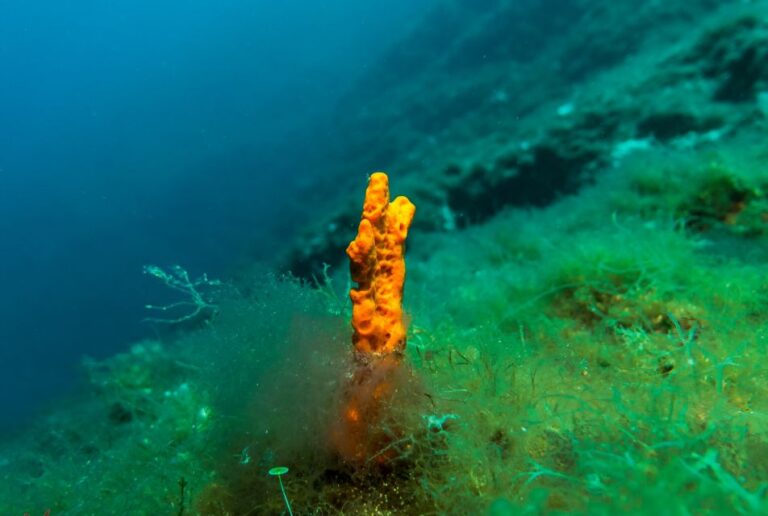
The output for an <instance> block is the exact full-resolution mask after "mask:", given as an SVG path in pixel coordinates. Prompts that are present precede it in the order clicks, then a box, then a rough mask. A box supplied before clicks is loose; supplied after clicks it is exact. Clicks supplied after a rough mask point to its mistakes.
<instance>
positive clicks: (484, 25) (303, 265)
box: [281, 0, 768, 278]
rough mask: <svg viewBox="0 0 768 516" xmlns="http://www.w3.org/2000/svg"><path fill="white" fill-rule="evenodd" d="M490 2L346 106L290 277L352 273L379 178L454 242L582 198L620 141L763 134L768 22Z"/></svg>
mask: <svg viewBox="0 0 768 516" xmlns="http://www.w3.org/2000/svg"><path fill="white" fill-rule="evenodd" d="M482 4H483V5H482V8H480V7H479V6H478V5H476V3H475V2H468V1H463V2H453V3H449V4H445V5H442V6H441V7H439V8H438V9H437V10H435V11H434V12H432V14H430V15H429V16H428V17H427V18H426V19H425V20H424V21H423V23H421V24H420V25H418V26H417V27H416V28H415V29H414V31H413V32H412V33H411V35H410V36H408V37H407V38H405V39H404V40H403V41H402V42H401V43H400V44H397V45H395V46H394V47H393V48H392V49H391V50H390V52H389V53H388V54H387V55H385V56H384V58H383V59H382V60H381V61H379V62H378V63H376V64H374V65H373V66H372V67H371V71H370V73H369V74H368V75H367V76H366V77H364V78H363V79H362V80H361V81H360V83H359V84H358V86H357V87H356V88H355V89H354V90H353V91H351V92H349V93H348V95H347V96H346V97H345V99H344V100H343V101H342V102H341V104H340V106H339V110H338V114H337V118H336V127H335V128H333V130H332V131H329V133H330V134H331V135H332V136H331V137H329V138H330V139H329V142H328V144H327V145H326V147H327V148H328V149H329V151H328V154H327V156H326V159H327V160H328V161H327V163H323V164H321V166H320V167H319V169H320V170H324V171H325V172H323V173H320V174H318V175H317V178H316V180H315V181H314V182H313V183H311V184H308V185H307V186H306V192H305V193H306V196H305V197H306V199H308V202H307V205H308V206H321V205H324V206H328V207H329V208H328V209H327V211H326V212H325V213H323V212H322V211H320V212H318V211H317V210H315V211H314V212H313V213H312V214H311V216H308V217H307V219H308V220H314V221H315V223H314V225H312V226H310V227H308V228H306V233H304V234H303V235H301V236H300V237H299V238H297V239H296V240H295V242H294V244H293V246H292V248H291V250H290V251H289V252H288V253H287V254H286V255H284V256H283V257H282V258H281V264H282V266H283V267H284V268H285V269H287V270H291V271H292V272H293V273H294V274H296V275H297V276H300V277H305V278H309V277H311V276H312V275H313V274H317V273H318V272H319V269H320V267H321V265H322V264H323V263H329V264H340V263H342V261H343V260H344V253H343V249H344V247H345V246H346V242H347V241H348V240H349V238H351V235H353V234H354V231H355V228H356V225H357V222H358V218H359V217H358V216H357V215H356V212H357V211H358V210H359V206H358V205H357V203H355V202H354V195H355V187H354V185H356V184H359V183H360V181H361V180H362V178H364V177H365V175H366V174H369V173H371V172H373V171H375V170H386V171H387V172H389V173H390V178H391V181H392V182H393V184H395V185H396V186H395V187H396V188H397V190H398V191H400V192H404V193H406V194H407V195H408V196H409V197H410V198H411V199H412V200H413V201H414V203H416V204H417V205H418V206H419V218H418V220H417V221H416V222H415V228H416V229H417V230H421V231H446V230H453V229H456V228H461V227H465V226H468V225H473V224H479V223H482V222H484V221H486V220H488V219H490V218H492V217H493V216H494V215H496V214H497V213H498V212H499V211H501V210H503V209H505V208H507V207H541V206H546V205H548V204H550V203H552V202H554V201H555V200H557V199H558V198H560V197H562V196H564V195H569V194H572V193H575V192H577V191H578V190H579V189H580V188H581V187H582V186H583V185H585V184H588V183H589V182H590V180H591V178H593V177H594V175H595V174H596V173H598V172H599V171H600V170H603V169H605V168H607V167H610V166H611V165H612V163H613V160H614V159H615V154H614V153H615V150H616V148H617V146H619V145H620V144H621V143H622V142H627V141H633V140H646V141H649V142H651V143H652V144H654V145H656V144H659V145H676V144H678V143H679V142H680V141H683V140H686V139H687V141H696V140H697V138H704V137H715V138H720V137H723V136H726V135H729V134H733V133H734V132H738V131H739V130H741V129H743V128H744V127H748V126H749V125H751V124H754V123H756V118H755V112H756V111H757V105H756V99H757V94H758V93H759V92H760V91H762V90H763V89H765V88H767V87H768V71H766V70H768V68H766V67H761V66H759V63H762V62H765V61H766V59H765V58H766V54H768V36H766V34H768V26H767V25H768V24H766V22H764V21H763V20H764V18H761V17H760V16H758V15H756V14H755V13H753V12H751V11H749V7H745V6H740V7H739V8H738V9H737V8H736V4H739V2H726V3H723V2H713V1H709V0H700V1H694V2H683V1H682V0H681V1H678V2H664V3H663V5H650V4H649V3H647V2H639V1H638V2H621V3H617V2H608V1H606V2H602V3H601V2H593V1H590V2H587V1H582V0H572V1H565V2H562V1H561V2H550V1H547V0H540V1H536V0H531V1H529V2H523V3H520V2H515V3H514V5H507V4H508V3H507V2H500V1H492V0H486V1H484V2H482ZM755 9H757V8H755ZM629 35H631V37H629ZM707 135H708V136H707ZM415 245H418V243H415Z"/></svg>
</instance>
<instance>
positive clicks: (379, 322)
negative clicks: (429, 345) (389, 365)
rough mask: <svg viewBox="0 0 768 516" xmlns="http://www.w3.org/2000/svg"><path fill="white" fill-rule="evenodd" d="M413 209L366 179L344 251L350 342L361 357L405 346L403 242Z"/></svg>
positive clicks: (384, 180) (378, 179)
mask: <svg viewBox="0 0 768 516" xmlns="http://www.w3.org/2000/svg"><path fill="white" fill-rule="evenodd" d="M415 212H416V207H415V206H414V205H413V203H411V201H409V200H408V198H406V197H402V196H401V197H398V198H396V199H395V200H394V201H392V202H389V178H388V177H387V174H385V173H384V172H376V173H374V174H372V175H371V177H370V179H369V181H368V188H367V190H366V191H365V202H364V204H363V216H362V220H361V221H360V226H359V228H358V231H357V237H356V238H355V239H354V240H353V241H352V242H351V243H350V244H349V247H347V256H349V260H350V272H351V276H352V281H355V282H357V288H356V289H355V288H353V289H351V290H350V291H349V297H350V298H351V299H352V327H353V329H354V334H353V336H352V342H353V344H354V346H355V349H356V350H357V351H358V352H359V353H361V354H364V355H368V356H376V357H381V356H385V355H389V354H391V353H400V352H402V351H403V349H404V348H405V324H404V323H403V308H402V299H403V284H404V283H405V258H404V244H405V239H406V237H407V236H408V228H409V227H410V225H411V221H412V220H413V215H414V213H415Z"/></svg>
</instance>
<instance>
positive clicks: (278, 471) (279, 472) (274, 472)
mask: <svg viewBox="0 0 768 516" xmlns="http://www.w3.org/2000/svg"><path fill="white" fill-rule="evenodd" d="M286 473H288V468H286V467H285V466H276V467H274V468H272V469H270V470H269V474H270V475H271V476H273V477H277V480H278V482H280V491H281V492H282V493H283V500H285V506H286V507H287V508H288V514H290V516H293V511H292V510H291V502H289V501H288V495H287V494H285V487H284V486H283V479H282V476H283V475H285V474H286Z"/></svg>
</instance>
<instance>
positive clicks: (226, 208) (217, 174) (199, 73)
mask: <svg viewBox="0 0 768 516" xmlns="http://www.w3.org/2000/svg"><path fill="white" fill-rule="evenodd" d="M431 3H432V0H390V1H389V2H386V3H383V2H381V3H377V2H349V1H344V0H335V1H327V2H319V1H315V0H284V1H280V2H265V1H253V0H250V1H246V0H222V1H217V2H208V1H202V0H192V1H185V2H155V1H148V0H137V1H132V2H126V1H117V2H95V1H87V0H80V1H77V2H74V1H67V0H56V1H51V0H49V1H39V2H4V3H3V4H2V5H0V284H2V294H3V295H2V297H0V407H2V411H1V412H0V414H1V415H0V430H7V429H11V428H14V427H18V426H19V425H20V424H21V423H22V422H23V421H24V420H25V419H26V418H28V417H29V416H30V415H31V414H32V413H34V412H35V411H36V410H39V409H40V408H41V407H43V406H45V405H46V404H51V403H55V402H56V400H58V399H60V396H61V395H62V394H63V393H67V392H69V391H70V390H72V389H73V388H74V386H75V384H76V378H77V377H78V374H79V373H78V369H77V364H78V363H79V361H80V360H81V357H82V356H83V355H84V354H87V355H91V356H95V357H104V356H108V355H111V354H113V353H115V352H117V351H119V350H121V349H125V348H126V347H127V346H128V345H129V344H130V343H131V342H133V341H136V340H138V339H141V338H143V337H146V336H152V331H151V329H150V328H148V327H147V325H146V324H142V322H141V319H142V318H143V317H144V316H145V315H146V314H145V313H144V308H143V306H144V305H145V304H146V303H147V302H154V301H156V300H157V299H158V297H159V296H162V295H163V294H164V292H163V287H162V286H161V285H159V284H156V283H155V282H153V281H152V279H151V278H149V277H146V276H143V275H142V273H141V270H142V265H144V264H147V263H157V264H161V265H168V264H173V263H180V264H182V265H184V266H185V267H186V268H187V269H189V270H190V271H191V272H193V273H195V274H199V273H202V272H208V273H209V274H211V275H212V276H222V275H226V274H227V272H228V271H230V270H231V269H232V268H233V267H236V266H237V265H238V264H240V263H242V262H243V261H244V260H250V259H254V258H255V259H268V258H269V257H270V256H271V254H272V253H274V252H275V249H277V248H279V246H280V244H281V243H282V242H283V241H284V240H286V239H288V238H289V237H290V234H288V233H289V232H290V231H291V229H290V228H295V227H298V226H299V225H300V224H301V223H302V221H297V220H292V219H291V210H290V205H291V194H292V193H293V192H294V190H295V188H296V184H297V183H299V182H300V181H301V179H302V175H305V174H307V173H311V172H307V171H311V170H312V167H311V163H308V162H307V161H308V160H311V157H312V155H313V154H314V153H316V152H317V151H318V149H316V148H315V147H314V146H313V143H314V141H315V139H314V138H313V134H314V131H315V130H316V128H318V127H323V126H324V125H323V124H324V123H325V122H326V121H327V120H328V119H329V117H330V116H331V115H332V113H333V109H334V101H335V100H336V99H338V98H339V97H340V96H341V95H343V94H344V91H345V88H347V87H349V85H351V84H352V83H353V82H354V80H355V78H356V77H358V76H359V75H360V74H362V73H363V72H364V71H365V69H366V67H367V66H369V65H371V64H373V62H374V61H375V59H376V57H377V56H378V55H380V54H381V53H382V52H383V51H384V50H385V49H386V48H387V45H388V44H390V43H391V42H392V41H394V40H397V39H400V38H402V36H403V32H404V31H406V30H407V29H408V27H410V25H411V22H412V20H414V19H415V17H416V16H418V14H419V13H421V12H423V11H424V10H425V9H426V8H428V6H429V5H430V4H431Z"/></svg>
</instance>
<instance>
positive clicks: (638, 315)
mask: <svg viewBox="0 0 768 516" xmlns="http://www.w3.org/2000/svg"><path fill="white" fill-rule="evenodd" d="M755 149H757V150H755ZM766 151H768V148H766V147H765V144H764V143H763V144H762V147H760V146H758V145H755V143H754V142H753V141H750V140H748V141H741V142H733V143H732V144H730V145H727V146H726V145H724V144H722V143H720V144H718V148H717V151H714V150H711V151H707V152H706V154H707V158H706V159H705V160H702V159H698V158H697V157H696V155H697V154H698V153H685V155H680V154H678V156H677V157H676V158H673V157H671V156H670V155H669V153H668V152H667V151H666V150H664V149H647V150H645V151H643V152H638V153H635V154H633V155H632V156H631V158H629V159H627V160H626V161H625V163H624V165H622V167H623V168H622V169H621V172H622V173H621V174H614V173H613V171H612V172H611V173H610V174H606V175H605V176H603V177H600V178H598V179H597V181H596V182H595V184H594V185H592V186H591V187H589V188H586V189H584V190H582V192H581V193H580V194H579V195H578V196H574V197H570V198H566V199H563V200H562V201H561V202H559V203H556V204H554V205H552V206H551V207H549V208H546V209H542V210H537V211H521V210H510V211H508V212H505V214H504V215H503V216H500V217H496V218H495V219H494V220H493V221H491V222H489V223H487V224H483V225H479V226H476V227H473V228H469V229H467V230H464V231H461V232H459V233H454V234H449V235H443V236H439V235H431V236H429V235H419V234H418V233H413V234H412V235H411V239H418V238H420V237H422V238H426V239H427V242H426V245H422V246H421V247H420V248H417V250H415V251H413V252H409V274H408V285H407V288H406V289H405V291H406V296H405V307H406V313H408V314H410V319H411V322H410V325H409V327H408V330H407V332H408V333H407V334H408V345H407V347H405V348H400V349H401V350H402V351H403V355H402V357H401V358H399V359H398V361H399V365H398V366H397V367H396V368H395V370H396V373H393V374H392V375H389V371H388V372H387V374H386V375H380V376H377V377H376V378H378V379H382V378H384V379H386V381H385V382H384V383H383V384H382V385H385V386H386V389H384V390H383V391H381V390H380V391H379V392H385V395H383V396H381V397H379V398H376V405H375V408H376V410H375V411H373V412H368V413H367V414H366V417H365V419H364V420H365V423H366V431H367V432H368V434H367V435H368V436H374V437H375V438H374V439H370V440H366V441H364V442H365V443H366V446H365V447H358V448H356V449H355V450H356V451H355V452H354V453H352V454H351V455H350V454H346V453H344V452H343V450H340V449H339V448H338V434H336V435H337V439H334V428H336V429H338V428H339V427H338V422H339V421H340V417H342V414H343V410H342V409H343V408H344V407H349V403H350V399H353V400H354V399H355V398H354V397H353V398H350V397H349V393H350V390H349V389H350V385H352V386H354V385H356V380H355V378H356V377H358V378H359V375H360V369H359V368H360V367H361V366H360V364H361V362H360V360H361V358H359V357H358V358H354V352H353V347H352V346H350V338H351V335H352V333H353V332H352V331H351V329H350V328H349V320H350V319H351V318H352V316H353V311H352V310H351V308H350V307H349V306H348V305H347V304H346V303H344V302H343V301H342V299H343V297H344V293H343V292H340V291H341V290H343V289H342V288H341V285H344V284H346V281H345V280H344V279H343V278H344V276H345V274H344V272H343V271H336V273H335V274H333V275H330V276H325V277H324V278H323V279H321V280H320V281H319V283H318V285H317V286H314V287H313V286H311V285H307V284H305V283H302V282H300V281H298V280H296V279H294V278H290V277H277V276H275V275H273V274H271V273H269V272H267V271H265V270H253V271H247V272H244V273H243V275H242V276H241V277H238V278H236V279H235V280H233V281H232V282H231V283H230V284H229V285H222V286H221V290H220V291H219V292H218V293H217V294H216V297H217V299H216V307H217V314H216V315H215V316H214V317H212V318H210V319H208V320H207V322H205V323H204V324H203V325H202V326H201V327H200V328H199V329H197V330H195V331H191V332H186V333H183V334H181V335H180V336H179V337H177V338H176V339H175V340H174V341H172V342H165V343H161V342H156V341H147V342H144V343H139V344H137V345H136V346H134V348H133V349H131V350H130V351H129V352H127V353H125V354H122V355H119V356H116V357H114V358H111V359H109V360H106V361H103V362H94V361H86V362H85V363H84V369H85V372H86V374H87V377H88V379H89V382H90V385H91V394H90V395H89V396H88V397H87V398H85V399H84V400H83V401H82V402H80V403H79V404H78V405H76V407H77V409H76V410H72V409H70V410H67V411H62V412H57V413H55V414H52V415H51V416H49V417H48V418H46V419H45V420H41V426H40V427H38V428H36V429H34V431H33V432H30V433H29V434H28V435H27V436H25V437H23V438H22V441H23V443H24V446H20V445H19V443H16V446H15V447H13V448H4V449H2V451H0V457H2V459H3V461H2V466H1V467H2V474H3V482H2V487H0V491H2V492H1V493H0V500H2V501H3V502H2V503H3V506H2V507H1V508H2V512H3V513H8V514H14V513H21V512H23V511H29V512H30V514H34V513H35V511H37V512H42V511H43V510H46V509H47V508H50V509H51V511H52V512H51V513H52V514H99V513H100V511H102V510H103V508H104V507H117V506H119V507H123V508H125V510H126V511H128V512H129V513H137V514H139V513H173V514H211V515H225V514H281V513H283V514H287V513H288V511H289V509H288V507H290V511H291V512H292V513H293V514H430V513H439V514H470V513H471V514H477V513H484V512H487V513H488V514H516V513H541V512H542V511H544V512H553V513H558V512H560V513H587V512H588V513H590V514H615V513H617V512H620V511H622V512H630V513H639V512H643V513H647V512H649V511H658V512H660V513H664V514H667V513H677V512H686V511H690V510H693V508H695V510H696V512H697V513H701V514H704V513H710V514H724V513H734V512H736V513H761V512H764V511H765V510H766V487H767V486H768V470H767V469H766V464H768V460H767V459H768V433H766V430H767V429H768V421H767V420H766V414H767V413H768V412H766V411H767V410H768V407H766V399H768V397H766V390H767V389H768V371H766V365H765V364H766V360H765V359H766V354H767V353H768V340H767V338H768V316H766V313H768V311H766V309H765V308H766V303H768V283H766V280H765V278H766V273H768V261H766V259H765V257H766V252H765V251H766V250H768V241H766V238H765V234H764V233H765V232H764V229H765V224H766V223H765V221H764V216H765V215H764V214H765V212H764V211H761V210H760V209H758V208H757V206H759V205H760V202H761V199H760V196H759V195H758V192H761V191H762V188H763V185H762V182H763V181H764V177H765V175H764V172H763V169H762V167H763V166H764V161H762V158H761V156H764V155H765V153H766ZM671 177H674V178H675V179H669V178H671ZM713 182H714V183H717V184H724V183H727V184H732V185H737V186H736V187H734V188H735V191H747V192H755V193H753V194H750V198H752V199H753V202H755V203H756V204H755V206H752V207H749V206H745V207H743V208H740V209H739V217H737V218H734V217H731V216H726V215H727V213H730V212H731V211H733V209H734V208H733V206H730V205H727V209H721V200H720V198H719V196H712V195H710V194H709V193H708V192H710V188H711V185H712V184H713ZM676 183H680V184H686V185H688V187H687V188H686V189H675V188H670V184H671V185H674V184H676ZM737 197H739V198H740V196H739V195H737ZM702 213H705V214H708V215H707V216H706V217H704V216H703V215H701V214H702ZM704 218H706V220H707V223H706V224H703V223H702V222H701V221H702V220H703V219H704ZM745 227H748V228H751V229H749V230H748V231H745V230H744V228H745ZM759 230H760V231H759ZM458 235H460V238H461V241H462V245H461V246H459V247H457V246H455V245H454V243H453V242H454V239H455V238H457V236H458ZM359 238H360V237H359V236H358V239H359ZM736 249H741V250H743V251H742V252H734V250H736ZM367 316H368V313H367V315H366V318H367ZM358 326H359V324H358ZM379 327H384V326H382V325H379ZM363 331H365V330H363ZM398 346H399V345H398ZM396 347H397V346H396ZM390 358H391V357H390ZM384 360H387V355H386V354H385V355H384ZM364 363H365V362H364ZM373 391H375V389H362V390H360V391H352V392H358V393H360V392H365V393H368V394H371V393H372V392H373ZM372 414H374V415H372ZM346 437H347V438H351V437H350V434H347V436H346ZM368 446H370V447H368ZM275 468H279V469H275ZM275 476H278V478H275Z"/></svg>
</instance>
